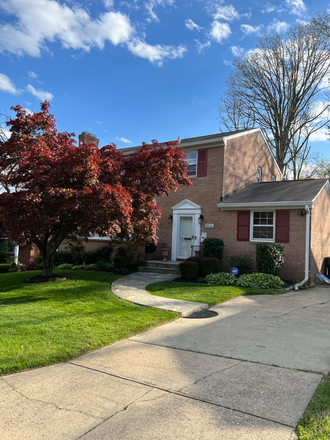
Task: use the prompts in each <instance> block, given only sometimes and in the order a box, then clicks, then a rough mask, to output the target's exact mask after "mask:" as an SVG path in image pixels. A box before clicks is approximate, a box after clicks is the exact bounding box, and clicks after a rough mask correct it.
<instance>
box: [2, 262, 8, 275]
mask: <svg viewBox="0 0 330 440" xmlns="http://www.w3.org/2000/svg"><path fill="white" fill-rule="evenodd" d="M9 266H10V264H6V263H1V264H0V273H7V272H8V270H9Z"/></svg>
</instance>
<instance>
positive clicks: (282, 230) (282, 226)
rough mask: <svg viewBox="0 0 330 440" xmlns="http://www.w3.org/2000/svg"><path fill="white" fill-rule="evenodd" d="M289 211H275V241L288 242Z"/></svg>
mask: <svg viewBox="0 0 330 440" xmlns="http://www.w3.org/2000/svg"><path fill="white" fill-rule="evenodd" d="M289 235H290V211H276V232H275V241H276V243H289Z"/></svg>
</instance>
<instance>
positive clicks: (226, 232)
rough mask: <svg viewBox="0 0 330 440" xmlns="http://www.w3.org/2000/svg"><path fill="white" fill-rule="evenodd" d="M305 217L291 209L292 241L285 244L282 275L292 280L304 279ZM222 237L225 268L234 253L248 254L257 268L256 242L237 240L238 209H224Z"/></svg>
mask: <svg viewBox="0 0 330 440" xmlns="http://www.w3.org/2000/svg"><path fill="white" fill-rule="evenodd" d="M305 221H306V218H305V217H301V216H300V215H298V214H297V210H290V242H289V243H282V244H283V245H284V258H285V263H284V266H283V268H282V272H281V277H282V278H283V279H288V280H292V281H301V280H302V279H304V277H305V275H304V269H305V230H306V227H305ZM221 230H222V231H223V234H222V237H220V238H222V239H223V240H224V242H225V251H224V262H223V266H222V267H223V269H224V270H226V271H227V270H229V269H230V266H229V258H230V257H231V256H233V255H248V256H250V257H251V258H252V260H253V262H254V269H255V270H256V242H250V241H237V211H222V213H221Z"/></svg>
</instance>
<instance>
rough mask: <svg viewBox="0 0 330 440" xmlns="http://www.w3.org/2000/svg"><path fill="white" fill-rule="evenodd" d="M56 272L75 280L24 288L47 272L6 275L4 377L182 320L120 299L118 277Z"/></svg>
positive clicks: (1, 286)
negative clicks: (113, 289) (116, 292)
mask: <svg viewBox="0 0 330 440" xmlns="http://www.w3.org/2000/svg"><path fill="white" fill-rule="evenodd" d="M54 273H55V274H56V273H57V274H58V273H66V274H68V275H69V277H70V279H69V280H67V281H61V282H53V283H42V284H22V281H23V279H25V278H29V277H32V276H35V275H38V274H41V272H40V271H34V272H18V273H9V274H0V375H3V374H9V373H14V372H18V371H21V370H24V369H27V368H36V367H41V366H45V365H50V364H55V363H58V362H63V361H66V360H68V359H72V358H74V357H76V356H79V355H81V354H83V353H86V352H88V351H91V350H95V349H96V348H99V347H103V346H105V345H108V344H111V343H112V342H115V341H118V340H119V339H123V338H127V337H129V336H131V335H133V334H136V333H138V332H141V331H143V330H146V329H148V328H150V327H153V326H156V325H159V324H162V323H165V322H167V321H171V320H173V319H175V318H176V317H178V314H177V313H173V312H168V311H164V310H160V309H154V308H149V307H141V306H137V305H134V304H132V303H129V302H127V301H123V300H121V299H119V298H117V297H116V296H115V295H113V294H112V293H111V291H110V285H111V283H112V282H113V281H115V280H116V279H118V278H119V277H117V276H113V275H109V274H107V273H105V272H85V271H76V272H72V271H54Z"/></svg>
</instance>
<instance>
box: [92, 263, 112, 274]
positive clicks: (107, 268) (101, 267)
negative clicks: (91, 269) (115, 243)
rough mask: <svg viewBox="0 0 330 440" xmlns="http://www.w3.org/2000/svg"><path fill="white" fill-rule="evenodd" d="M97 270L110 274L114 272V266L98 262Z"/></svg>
mask: <svg viewBox="0 0 330 440" xmlns="http://www.w3.org/2000/svg"><path fill="white" fill-rule="evenodd" d="M95 268H96V270H99V271H102V272H110V271H111V270H112V264H111V263H110V262H104V261H97V263H96V264H95Z"/></svg>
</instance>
